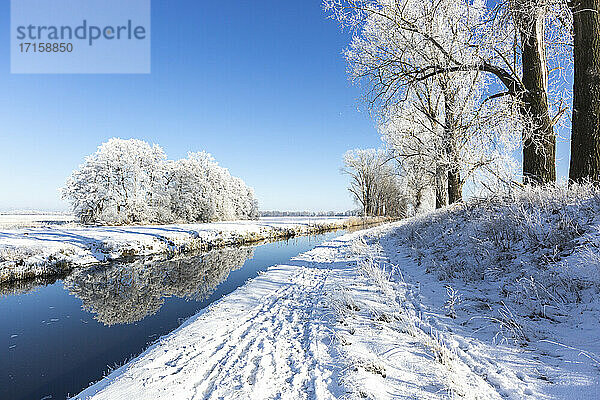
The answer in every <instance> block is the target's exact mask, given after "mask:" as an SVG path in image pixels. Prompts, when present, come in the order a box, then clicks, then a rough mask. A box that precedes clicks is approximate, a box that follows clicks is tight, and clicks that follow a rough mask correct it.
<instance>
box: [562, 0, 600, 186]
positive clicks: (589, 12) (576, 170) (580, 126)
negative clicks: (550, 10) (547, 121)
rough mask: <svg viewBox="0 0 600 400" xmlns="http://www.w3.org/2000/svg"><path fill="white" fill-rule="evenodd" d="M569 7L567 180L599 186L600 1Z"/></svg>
mask: <svg viewBox="0 0 600 400" xmlns="http://www.w3.org/2000/svg"><path fill="white" fill-rule="evenodd" d="M569 6H570V8H571V11H572V12H573V32H574V43H573V44H574V48H573V58H574V66H575V77H574V84H573V120H572V124H573V125H572V130H571V165H570V168H569V179H571V180H572V181H574V182H584V181H586V180H591V181H594V182H600V0H578V1H573V2H570V3H569Z"/></svg>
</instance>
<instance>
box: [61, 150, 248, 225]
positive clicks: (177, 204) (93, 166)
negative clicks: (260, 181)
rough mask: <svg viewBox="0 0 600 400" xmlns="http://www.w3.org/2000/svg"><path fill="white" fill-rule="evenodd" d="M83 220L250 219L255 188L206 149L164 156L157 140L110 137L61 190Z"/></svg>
mask: <svg viewBox="0 0 600 400" xmlns="http://www.w3.org/2000/svg"><path fill="white" fill-rule="evenodd" d="M62 195H63V198H65V199H67V200H69V201H70V202H71V206H72V209H73V212H74V213H75V215H76V216H77V217H78V218H79V219H80V220H81V221H82V222H83V223H106V224H116V225H120V224H132V223H168V222H207V221H217V220H233V219H254V218H257V217H258V205H257V202H256V199H255V197H254V192H253V191H252V189H251V188H249V187H247V186H246V185H245V184H244V182H243V181H242V180H241V179H239V178H235V177H232V176H231V174H230V173H229V171H228V170H227V169H225V168H222V167H220V166H219V165H218V164H217V162H216V161H215V160H214V159H213V158H212V156H211V155H210V154H208V153H204V152H202V153H190V154H189V156H188V158H186V159H183V160H179V161H168V160H167V159H166V155H165V154H164V152H163V150H162V149H161V148H160V146H158V145H152V146H151V145H150V144H148V143H146V142H143V141H141V140H136V139H129V140H123V139H116V138H113V139H110V140H109V141H108V142H106V143H104V144H102V145H100V147H98V150H97V151H96V153H95V154H93V155H91V156H89V157H87V158H86V160H85V162H84V163H83V164H82V165H81V166H80V167H79V169H77V170H76V171H74V172H73V173H72V175H71V177H69V179H68V180H67V183H66V185H65V187H64V188H63V189H62Z"/></svg>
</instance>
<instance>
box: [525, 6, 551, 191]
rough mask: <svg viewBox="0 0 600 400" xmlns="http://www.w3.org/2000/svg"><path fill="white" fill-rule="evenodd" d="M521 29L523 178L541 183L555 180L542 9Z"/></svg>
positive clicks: (532, 182)
mask: <svg viewBox="0 0 600 400" xmlns="http://www.w3.org/2000/svg"><path fill="white" fill-rule="evenodd" d="M531 22H532V23H533V26H532V27H531V28H530V29H526V30H524V31H523V32H522V33H521V43H522V45H523V53H522V58H523V60H522V62H523V87H524V90H525V93H523V95H522V96H523V97H522V106H521V113H522V114H523V117H524V119H525V121H526V123H525V129H524V132H523V181H524V183H526V184H544V183H550V182H555V181H556V136H555V134H554V125H553V123H552V120H551V118H550V115H549V113H548V92H547V90H548V71H547V64H546V52H545V49H544V19H543V13H542V12H541V11H540V12H538V15H537V17H534V18H532V19H531Z"/></svg>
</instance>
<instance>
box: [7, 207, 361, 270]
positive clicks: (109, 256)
mask: <svg viewBox="0 0 600 400" xmlns="http://www.w3.org/2000/svg"><path fill="white" fill-rule="evenodd" d="M14 219H16V220H18V218H14ZM26 220H28V219H26ZM360 223H362V222H361V220H360V219H357V218H348V217H310V218H309V217H279V218H277V217H273V218H261V219H260V220H257V221H231V222H217V223H208V224H174V225H142V226H114V227H113V226H106V227H84V226H68V227H62V226H60V225H47V226H43V227H33V228H19V229H2V230H0V282H5V281H10V280H14V279H22V278H29V277H36V276H45V275H52V274H56V273H57V272H60V271H62V270H63V269H65V268H72V267H75V266H82V265H89V264H94V263H98V262H103V261H107V260H113V259H118V258H122V257H128V256H137V255H149V254H159V253H160V254H162V253H179V252H185V251H193V250H205V249H208V248H211V247H219V246H225V245H238V244H243V243H250V242H254V241H259V240H270V239H276V238H285V237H290V236H295V235H303V234H309V233H315V232H319V231H323V230H327V229H334V228H341V227H345V226H348V225H351V224H360Z"/></svg>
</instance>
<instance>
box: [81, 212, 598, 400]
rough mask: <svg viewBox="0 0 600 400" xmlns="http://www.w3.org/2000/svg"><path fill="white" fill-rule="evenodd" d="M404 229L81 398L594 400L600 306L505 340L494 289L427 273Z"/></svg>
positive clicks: (156, 352)
mask: <svg viewBox="0 0 600 400" xmlns="http://www.w3.org/2000/svg"><path fill="white" fill-rule="evenodd" d="M410 223H411V221H408V222H399V223H394V224H388V225H385V226H381V227H377V228H372V229H369V230H366V231H359V232H355V233H352V234H347V235H344V236H342V237H339V238H337V239H335V240H333V241H330V242H327V243H324V244H322V245H320V246H318V247H316V248H315V249H313V250H311V251H309V252H307V253H304V254H301V255H300V256H298V257H296V258H294V259H292V260H290V262H289V263H287V264H286V265H279V266H274V267H271V268H269V269H268V270H267V271H266V272H265V273H263V274H261V275H259V276H258V277H257V278H255V279H253V280H251V281H249V282H248V283H247V284H246V285H244V286H242V287H240V288H238V289H237V290H236V291H234V292H233V293H231V294H230V295H228V296H226V297H224V298H222V299H221V300H220V301H218V302H216V303H214V304H212V305H211V306H210V307H208V308H207V309H205V310H203V311H201V312H200V313H198V314H197V315H195V316H194V317H192V318H190V319H189V320H188V321H187V322H186V323H184V324H183V325H182V326H181V327H180V328H178V329H177V330H175V331H174V332H172V333H170V334H168V335H166V336H164V337H162V338H160V339H159V340H158V341H157V342H156V343H155V344H153V345H152V346H150V347H149V348H148V349H147V350H146V351H145V352H144V353H142V354H141V355H140V356H138V357H137V358H136V359H134V360H132V361H131V362H129V363H127V364H125V365H124V366H122V367H121V368H118V369H117V370H115V371H113V372H112V373H111V374H109V375H108V376H107V377H106V378H104V379H102V380H101V381H99V382H98V383H96V384H95V385H92V386H90V387H89V388H88V389H86V390H84V391H83V392H82V393H80V394H79V395H77V396H75V397H74V398H76V399H88V398H91V399H97V400H100V399H306V398H310V399H330V398H349V399H350V398H352V399H353V398H371V399H447V398H465V399H575V398H577V399H597V398H600V370H599V365H598V363H597V360H599V359H600V358H598V354H599V352H598V350H599V348H600V340H599V334H598V332H599V331H600V330H599V328H600V326H599V325H600V319H599V318H598V317H599V316H600V313H599V310H600V307H599V305H598V301H597V300H595V301H591V302H586V303H581V304H573V305H571V311H572V312H573V314H572V318H562V319H560V320H556V321H555V322H554V321H542V324H550V325H551V327H550V328H551V329H547V330H545V332H546V335H545V336H544V337H543V338H541V337H536V336H533V337H532V338H531V339H530V340H529V341H528V342H527V343H524V344H521V345H517V344H516V343H513V342H510V341H499V340H497V339H498V332H499V331H498V330H497V329H495V326H496V325H495V323H494V319H493V318H495V317H494V315H493V314H492V310H494V308H495V305H497V304H498V302H499V301H501V300H500V297H499V294H498V290H499V289H498V285H497V284H496V283H494V282H491V281H490V282H486V281H477V282H475V283H473V282H466V281H458V280H454V281H452V282H451V283H452V286H450V281H449V280H445V279H441V278H440V277H439V276H438V275H436V274H432V273H430V271H428V270H427V269H426V268H424V267H423V266H422V265H419V264H418V263H417V262H415V261H414V260H413V259H412V258H411V255H410V254H409V251H408V249H407V248H404V247H402V246H401V245H400V243H401V242H402V241H403V239H404V238H403V235H404V233H405V231H406V226H407V225H409V224H410ZM449 287H451V288H452V289H449ZM596 299H597V297H596ZM511 306H514V305H513V304H512V303H511ZM513 311H514V312H515V313H516V314H517V313H519V312H520V311H521V310H518V309H513ZM579 312H581V313H582V314H581V315H579V314H578V313H579Z"/></svg>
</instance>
